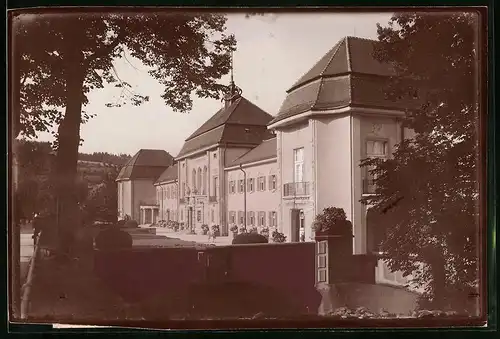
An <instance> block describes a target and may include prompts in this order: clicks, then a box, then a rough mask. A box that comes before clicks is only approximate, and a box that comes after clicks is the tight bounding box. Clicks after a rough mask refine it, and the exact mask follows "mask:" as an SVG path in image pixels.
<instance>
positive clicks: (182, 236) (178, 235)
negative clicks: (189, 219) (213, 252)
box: [141, 226, 233, 246]
mask: <svg viewBox="0 0 500 339" xmlns="http://www.w3.org/2000/svg"><path fill="white" fill-rule="evenodd" d="M141 227H147V226H141ZM156 234H157V235H163V236H166V237H169V238H175V239H179V240H184V241H192V242H195V243H198V244H205V245H208V244H212V245H215V246H227V245H231V242H232V241H233V237H232V236H227V237H217V238H216V239H215V240H208V235H201V234H187V233H184V232H174V231H172V230H171V229H168V228H166V227H157V228H156Z"/></svg>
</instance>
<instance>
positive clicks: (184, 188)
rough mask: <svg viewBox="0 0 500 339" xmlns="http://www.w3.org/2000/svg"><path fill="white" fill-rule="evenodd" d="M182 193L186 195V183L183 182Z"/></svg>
mask: <svg viewBox="0 0 500 339" xmlns="http://www.w3.org/2000/svg"><path fill="white" fill-rule="evenodd" d="M181 194H182V197H183V198H184V196H185V195H186V183H185V182H183V183H182V191H181Z"/></svg>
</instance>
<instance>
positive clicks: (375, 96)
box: [271, 37, 412, 123]
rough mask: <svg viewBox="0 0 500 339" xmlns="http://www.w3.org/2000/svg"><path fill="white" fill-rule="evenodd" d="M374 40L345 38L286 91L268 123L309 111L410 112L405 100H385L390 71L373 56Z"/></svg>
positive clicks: (393, 72) (391, 69)
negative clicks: (365, 109)
mask: <svg viewBox="0 0 500 339" xmlns="http://www.w3.org/2000/svg"><path fill="white" fill-rule="evenodd" d="M377 43H378V42H377V41H375V40H369V39H361V38H356V37H346V38H343V39H342V40H340V41H339V42H338V43H337V44H335V46H334V47H333V48H332V49H331V50H330V51H328V53H326V54H325V55H324V56H323V57H322V58H321V59H320V60H319V61H318V62H317V63H316V64H315V65H314V66H313V67H312V68H311V69H310V70H309V71H308V72H307V73H306V74H304V75H303V76H302V77H301V78H300V79H299V80H298V81H297V82H296V83H295V84H294V85H293V86H292V87H291V88H290V89H289V90H288V91H287V93H288V95H287V97H286V99H285V101H284V102H283V104H282V106H281V108H280V110H279V112H278V114H277V115H276V117H275V118H274V119H273V120H272V121H271V123H274V122H277V121H280V120H282V119H285V118H287V117H291V116H294V115H297V114H300V113H303V112H306V111H309V110H327V109H336V108H342V107H347V106H363V107H372V108H386V109H405V108H410V107H409V105H410V106H411V105H412V102H408V100H404V101H403V100H401V101H398V102H396V101H391V100H388V99H386V98H385V93H384V91H383V89H384V87H385V86H386V85H387V84H389V81H391V77H393V76H394V75H395V71H394V68H393V67H392V66H391V65H389V64H386V63H381V62H379V61H378V60H376V59H375V57H374V56H373V52H374V48H375V45H376V44H377Z"/></svg>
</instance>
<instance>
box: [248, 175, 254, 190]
mask: <svg viewBox="0 0 500 339" xmlns="http://www.w3.org/2000/svg"><path fill="white" fill-rule="evenodd" d="M247 181H248V185H247V190H248V192H253V190H254V181H255V179H254V178H250V179H247Z"/></svg>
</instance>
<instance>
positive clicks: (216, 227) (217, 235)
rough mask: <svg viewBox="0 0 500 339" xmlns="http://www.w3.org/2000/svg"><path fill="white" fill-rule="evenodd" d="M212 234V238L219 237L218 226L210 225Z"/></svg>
mask: <svg viewBox="0 0 500 339" xmlns="http://www.w3.org/2000/svg"><path fill="white" fill-rule="evenodd" d="M212 232H213V234H214V236H216V237H220V227H219V225H212Z"/></svg>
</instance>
